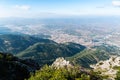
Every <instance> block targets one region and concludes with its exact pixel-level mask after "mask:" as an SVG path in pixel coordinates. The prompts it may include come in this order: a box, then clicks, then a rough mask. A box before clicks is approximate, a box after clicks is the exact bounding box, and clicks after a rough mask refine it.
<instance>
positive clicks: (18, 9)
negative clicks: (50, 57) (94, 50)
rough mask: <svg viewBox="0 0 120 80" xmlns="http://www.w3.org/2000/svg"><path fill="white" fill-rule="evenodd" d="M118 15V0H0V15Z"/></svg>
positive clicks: (119, 3) (119, 4) (119, 13)
mask: <svg viewBox="0 0 120 80" xmlns="http://www.w3.org/2000/svg"><path fill="white" fill-rule="evenodd" d="M83 15H84V16H86V15H87V16H89V15H98V16H106V15H110V16H112V15H120V0H0V17H56V16H83Z"/></svg>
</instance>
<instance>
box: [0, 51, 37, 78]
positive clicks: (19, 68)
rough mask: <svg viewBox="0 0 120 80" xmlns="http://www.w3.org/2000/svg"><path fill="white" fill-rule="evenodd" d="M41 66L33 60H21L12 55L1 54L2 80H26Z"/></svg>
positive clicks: (0, 70) (0, 68)
mask: <svg viewBox="0 0 120 80" xmlns="http://www.w3.org/2000/svg"><path fill="white" fill-rule="evenodd" d="M37 69H39V65H38V64H37V63H36V62H35V61H33V60H31V59H19V58H17V57H14V56H13V55H11V54H7V53H0V80H24V79H25V78H28V77H30V73H31V72H35V70H37Z"/></svg>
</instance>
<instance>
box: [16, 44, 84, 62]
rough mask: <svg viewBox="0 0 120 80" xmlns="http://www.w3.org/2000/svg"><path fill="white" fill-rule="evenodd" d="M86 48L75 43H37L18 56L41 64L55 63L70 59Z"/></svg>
mask: <svg viewBox="0 0 120 80" xmlns="http://www.w3.org/2000/svg"><path fill="white" fill-rule="evenodd" d="M85 48H86V47H85V46H82V45H80V44H75V43H64V44H57V43H40V42H39V43H36V44H34V45H32V46H30V47H29V48H27V49H26V50H24V51H22V52H21V53H19V54H17V56H19V57H22V58H32V59H34V60H37V61H38V62H39V63H40V64H41V63H49V62H51V61H52V62H53V60H54V59H56V58H58V57H69V56H73V55H75V54H76V53H79V52H81V51H83V50H84V49H85Z"/></svg>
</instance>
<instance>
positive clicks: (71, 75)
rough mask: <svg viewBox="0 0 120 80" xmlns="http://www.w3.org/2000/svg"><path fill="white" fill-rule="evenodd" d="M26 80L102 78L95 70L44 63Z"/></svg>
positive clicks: (87, 79)
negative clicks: (52, 65) (59, 66)
mask: <svg viewBox="0 0 120 80" xmlns="http://www.w3.org/2000/svg"><path fill="white" fill-rule="evenodd" d="M28 80H102V77H101V76H100V75H99V74H96V73H95V72H92V71H91V72H89V71H88V72H87V71H84V70H82V69H80V68H79V67H72V68H65V67H64V68H60V69H55V68H54V67H51V66H47V65H45V66H44V67H43V68H42V69H40V70H39V71H37V72H36V73H35V74H32V75H31V77H30V78H29V79H28Z"/></svg>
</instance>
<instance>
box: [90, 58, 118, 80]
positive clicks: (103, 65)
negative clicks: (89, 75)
mask: <svg viewBox="0 0 120 80" xmlns="http://www.w3.org/2000/svg"><path fill="white" fill-rule="evenodd" d="M91 67H92V68H93V69H94V71H96V72H101V75H104V76H108V79H109V80H115V78H116V73H117V71H118V70H117V69H115V67H120V57H117V56H112V57H111V58H110V59H109V60H106V61H100V62H98V63H97V64H96V65H91Z"/></svg>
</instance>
